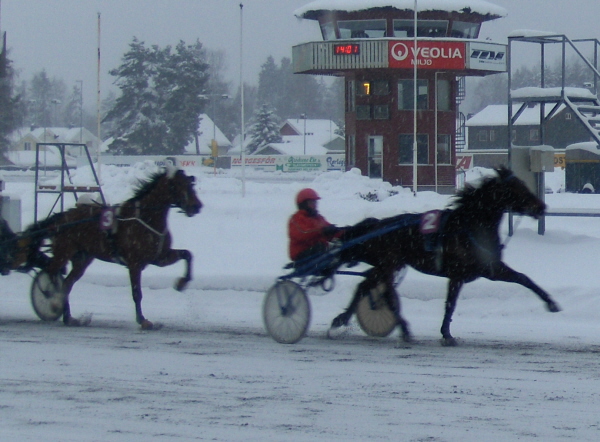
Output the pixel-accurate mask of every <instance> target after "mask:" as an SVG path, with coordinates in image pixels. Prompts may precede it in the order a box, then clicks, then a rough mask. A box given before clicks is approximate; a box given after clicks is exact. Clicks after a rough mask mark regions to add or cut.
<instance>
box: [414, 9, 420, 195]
mask: <svg viewBox="0 0 600 442" xmlns="http://www.w3.org/2000/svg"><path fill="white" fill-rule="evenodd" d="M413 34H414V43H415V48H414V54H413V55H414V59H413V64H414V65H413V193H414V195H415V196H417V160H418V157H417V65H418V62H419V57H418V53H417V0H415V11H414V24H413Z"/></svg>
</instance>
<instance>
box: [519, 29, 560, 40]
mask: <svg viewBox="0 0 600 442" xmlns="http://www.w3.org/2000/svg"><path fill="white" fill-rule="evenodd" d="M555 35H560V33H558V32H550V31H536V30H535V29H515V30H514V31H511V32H510V33H509V34H508V36H509V37H513V38H515V37H523V38H529V37H550V36H555Z"/></svg>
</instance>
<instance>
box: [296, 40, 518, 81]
mask: <svg viewBox="0 0 600 442" xmlns="http://www.w3.org/2000/svg"><path fill="white" fill-rule="evenodd" d="M506 51H507V45H505V44H499V43H492V42H487V41H485V42H480V41H473V40H459V39H456V38H447V39H419V40H418V42H417V50H416V52H417V60H418V66H417V68H418V69H433V70H439V71H456V75H457V76H484V75H489V74H495V73H499V72H506V69H507V65H506V58H507V57H506ZM414 54H415V47H414V40H412V39H391V38H379V39H375V38H370V39H362V40H357V39H349V40H332V41H318V42H309V43H303V44H299V45H296V46H294V47H293V48H292V60H293V68H294V73H296V74H315V75H334V76H343V75H345V74H346V73H348V71H354V70H361V69H414V59H415V57H414Z"/></svg>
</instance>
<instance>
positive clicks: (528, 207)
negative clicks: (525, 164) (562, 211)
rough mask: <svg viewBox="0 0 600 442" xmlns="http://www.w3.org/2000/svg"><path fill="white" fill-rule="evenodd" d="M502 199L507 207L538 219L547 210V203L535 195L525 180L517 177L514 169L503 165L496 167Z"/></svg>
mask: <svg viewBox="0 0 600 442" xmlns="http://www.w3.org/2000/svg"><path fill="white" fill-rule="evenodd" d="M496 172H497V173H498V178H497V180H498V187H499V189H500V191H499V196H500V200H501V201H502V202H503V203H504V204H506V209H508V210H511V211H513V212H515V213H519V214H522V215H528V216H531V217H533V218H535V219H538V218H539V217H540V216H542V215H543V214H544V213H545V212H546V204H544V202H543V201H542V200H541V199H539V198H538V197H537V196H536V195H534V194H533V193H532V192H531V191H530V190H529V188H528V187H527V185H526V184H525V183H524V182H523V180H521V179H519V178H517V177H516V176H515V175H514V174H513V173H512V171H510V170H509V169H507V168H505V167H502V168H499V169H496Z"/></svg>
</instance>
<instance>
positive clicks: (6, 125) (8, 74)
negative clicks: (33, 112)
mask: <svg viewBox="0 0 600 442" xmlns="http://www.w3.org/2000/svg"><path fill="white" fill-rule="evenodd" d="M1 50H2V52H1V53H0V151H2V152H6V150H7V149H8V136H9V135H10V133H11V132H12V131H13V130H14V129H16V128H17V126H18V125H19V124H20V122H21V119H22V116H23V114H22V107H21V106H20V97H19V96H18V95H16V94H15V93H14V92H15V91H14V71H13V69H12V66H11V61H10V60H9V59H8V57H7V54H6V46H4V48H1Z"/></svg>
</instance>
